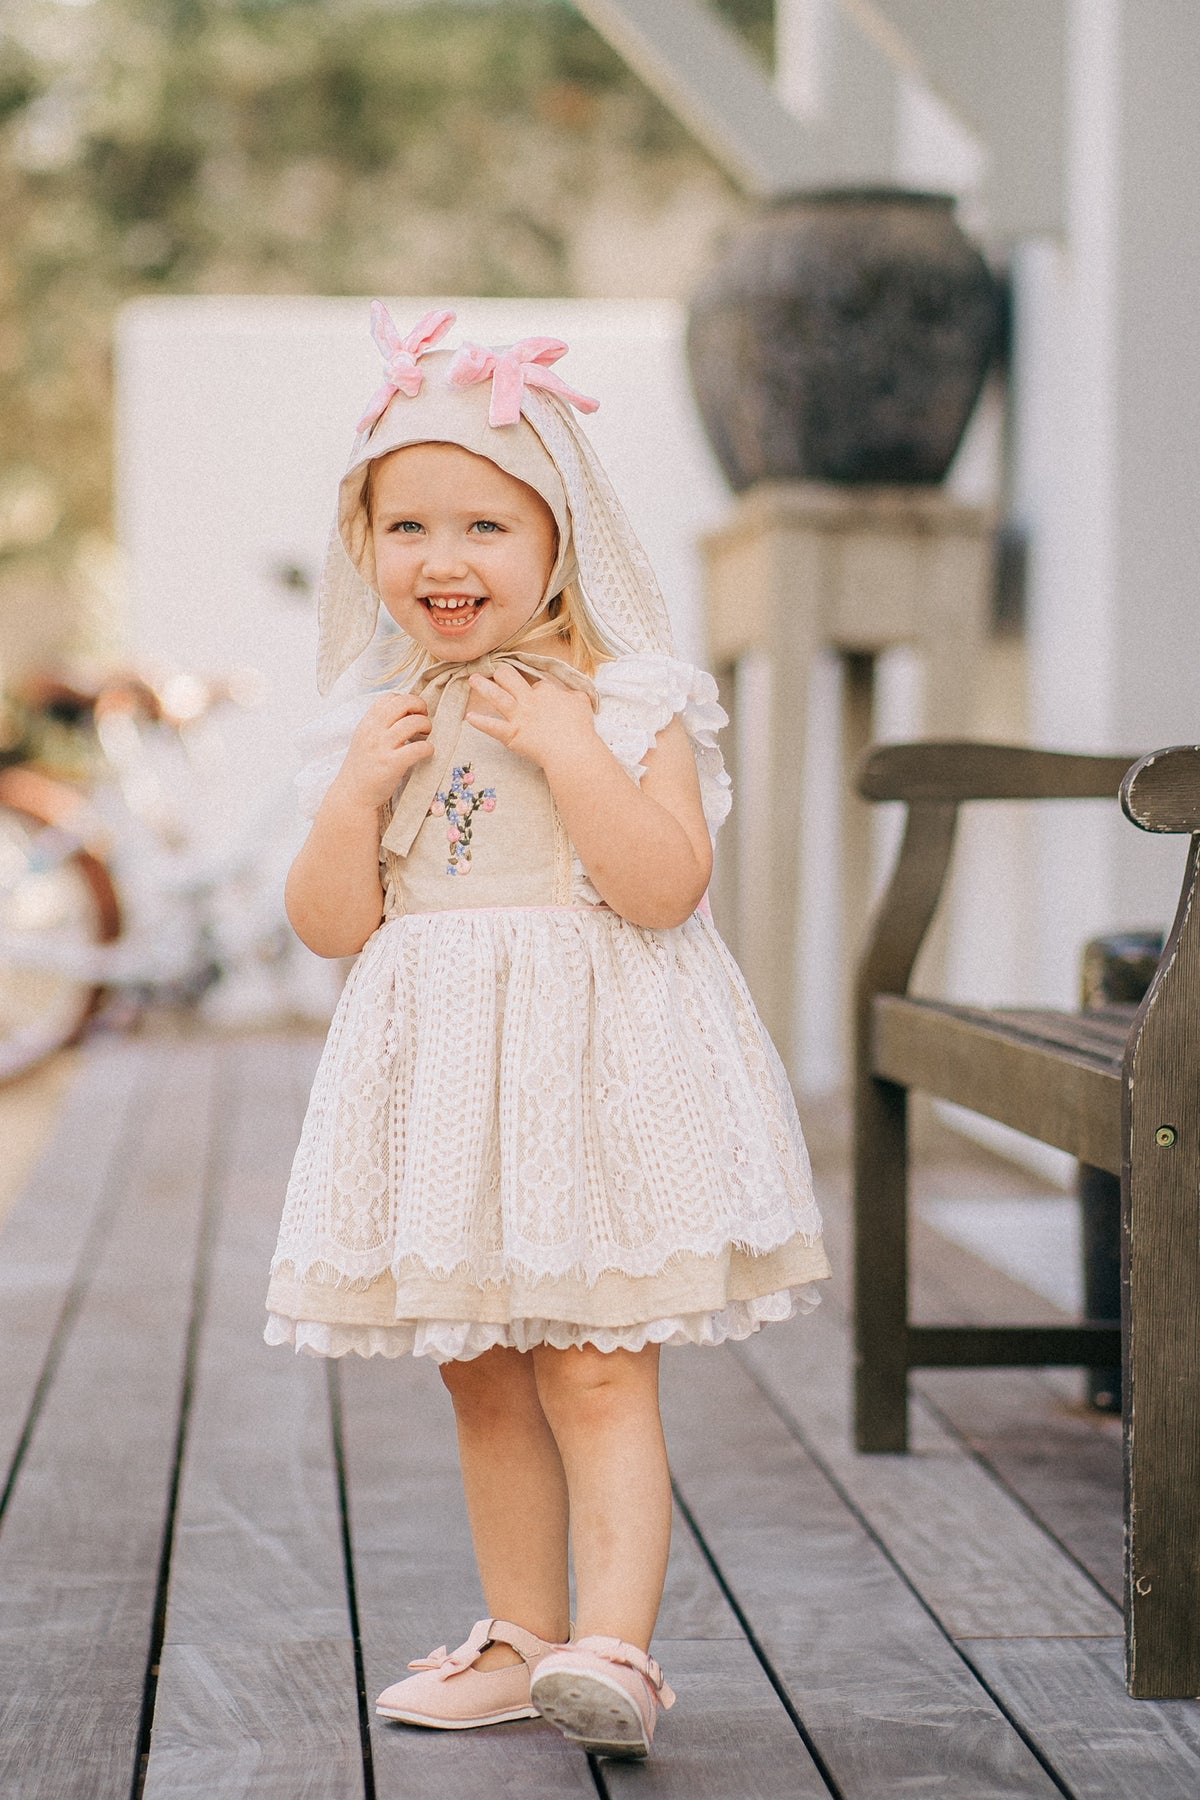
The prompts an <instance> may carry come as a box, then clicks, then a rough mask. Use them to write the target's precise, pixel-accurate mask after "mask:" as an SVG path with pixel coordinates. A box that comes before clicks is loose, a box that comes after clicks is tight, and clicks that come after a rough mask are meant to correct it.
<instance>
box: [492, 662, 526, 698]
mask: <svg viewBox="0 0 1200 1800" xmlns="http://www.w3.org/2000/svg"><path fill="white" fill-rule="evenodd" d="M495 678H496V680H497V681H498V682H499V684H500V686H501V687H502V688H506V689H507V691H508V692H509V693H510V694H512V695H513V696H514V698H519V697H520V695H522V694H524V693H527V692H528V691H529V689H530V688H531V687H532V686H533V683H532V681H529V680H528V679H527V678H526V677H525V676H524V675H522V673H521V671H520V669H514V668H513V666H512V664H511V663H497V664H496V675H495Z"/></svg>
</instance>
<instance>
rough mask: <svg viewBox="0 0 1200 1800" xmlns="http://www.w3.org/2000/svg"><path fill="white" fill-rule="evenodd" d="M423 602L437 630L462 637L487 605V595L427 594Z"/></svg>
mask: <svg viewBox="0 0 1200 1800" xmlns="http://www.w3.org/2000/svg"><path fill="white" fill-rule="evenodd" d="M421 604H422V606H423V607H424V608H425V611H426V612H427V613H428V614H429V619H430V623H431V624H432V626H433V628H434V630H435V631H440V632H442V633H443V634H444V635H445V636H447V637H460V636H461V635H462V634H463V633H464V632H467V631H469V630H470V629H471V626H472V625H473V624H474V623H475V621H476V619H477V618H478V617H479V615H480V613H481V612H482V611H483V609H484V607H485V606H486V605H487V595H486V594H426V595H425V596H424V597H423V599H422V601H421Z"/></svg>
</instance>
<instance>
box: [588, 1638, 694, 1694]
mask: <svg viewBox="0 0 1200 1800" xmlns="http://www.w3.org/2000/svg"><path fill="white" fill-rule="evenodd" d="M602 1645H603V1648H602V1647H601V1646H602ZM587 1647H588V1648H589V1649H591V1648H593V1645H592V1643H591V1642H588V1644H587ZM594 1648H595V1652H596V1654H597V1655H600V1656H604V1657H606V1658H607V1659H608V1661H609V1662H615V1663H623V1664H624V1666H625V1667H626V1668H627V1669H634V1670H636V1672H637V1673H638V1674H639V1675H644V1676H645V1678H646V1680H647V1681H648V1682H649V1683H650V1687H651V1691H652V1692H653V1694H654V1698H655V1700H656V1701H657V1702H658V1704H659V1705H660V1706H661V1707H662V1708H663V1710H664V1711H665V1710H666V1709H667V1708H668V1707H671V1706H674V1704H675V1694H674V1692H673V1690H672V1689H671V1688H670V1687H668V1685H667V1678H666V1676H665V1675H664V1674H663V1672H662V1669H661V1668H660V1667H659V1664H658V1663H657V1662H656V1661H655V1659H654V1657H652V1656H651V1655H650V1654H649V1653H648V1651H645V1650H639V1649H638V1647H637V1645H636V1644H627V1643H626V1642H625V1640H624V1639H623V1638H607V1639H600V1640H598V1641H597V1642H596V1643H595V1645H594Z"/></svg>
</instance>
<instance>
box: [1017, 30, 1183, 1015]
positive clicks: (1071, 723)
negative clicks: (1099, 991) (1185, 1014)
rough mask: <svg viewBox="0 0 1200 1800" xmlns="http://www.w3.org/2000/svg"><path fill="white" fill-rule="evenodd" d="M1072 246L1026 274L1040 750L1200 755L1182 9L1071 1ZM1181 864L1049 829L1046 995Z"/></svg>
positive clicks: (1159, 909)
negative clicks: (1175, 749) (1184, 749)
mask: <svg viewBox="0 0 1200 1800" xmlns="http://www.w3.org/2000/svg"><path fill="white" fill-rule="evenodd" d="M1068 72H1069V82H1068V95H1067V109H1068V120H1067V126H1068V128H1067V235H1066V241H1065V243H1064V244H1062V245H1056V244H1054V243H1051V242H1049V241H1043V242H1041V243H1036V244H1029V245H1026V246H1024V247H1023V248H1022V250H1021V252H1020V253H1019V255H1018V257H1017V259H1016V269H1015V289H1016V302H1017V320H1018V330H1017V356H1016V382H1017V404H1016V418H1017V445H1016V481H1017V498H1018V504H1019V506H1020V508H1021V510H1022V512H1023V513H1024V515H1025V518H1026V520H1027V522H1028V524H1029V527H1030V531H1031V564H1030V588H1029V637H1028V644H1029V666H1030V708H1031V724H1032V735H1033V737H1034V739H1035V741H1037V742H1039V743H1044V744H1050V745H1059V746H1062V747H1063V748H1081V749H1094V750H1114V751H1115V750H1123V749H1131V750H1135V751H1136V750H1139V749H1141V748H1149V747H1152V746H1156V745H1161V744H1167V743H1172V742H1179V741H1183V740H1189V741H1191V740H1196V739H1200V676H1198V668H1200V606H1198V600H1200V555H1198V551H1200V541H1198V540H1200V528H1198V525H1197V510H1198V508H1197V492H1198V489H1200V466H1198V464H1200V452H1198V449H1197V446H1198V445H1200V334H1198V333H1197V330H1196V323H1195V313H1196V299H1195V297H1196V294H1197V293H1198V292H1200V240H1198V237H1197V232H1196V224H1195V194H1196V192H1197V188H1198V186H1200V113H1198V111H1197V108H1196V105H1195V95H1196V93H1197V92H1200V32H1198V31H1197V20H1196V14H1195V9H1194V7H1193V6H1192V5H1191V4H1189V0H1156V3H1155V4H1154V5H1153V6H1149V7H1148V6H1145V5H1144V4H1142V3H1141V0H1072V4H1071V8H1070V12H1069V19H1068ZM1180 856H1181V849H1180V846H1179V845H1178V844H1175V843H1171V842H1168V841H1164V840H1160V841H1157V842H1156V841H1153V840H1151V839H1149V838H1147V837H1145V836H1144V835H1143V834H1141V833H1138V832H1135V830H1134V828H1133V827H1132V826H1128V825H1126V824H1125V823H1124V821H1122V820H1121V819H1120V818H1119V817H1114V816H1112V815H1111V814H1107V815H1106V813H1105V811H1104V809H1103V808H1102V807H1100V806H1097V807H1094V808H1093V807H1087V808H1078V807H1076V808H1065V807H1064V808H1059V809H1054V813H1053V815H1048V816H1047V817H1046V818H1045V819H1044V820H1043V821H1042V823H1041V826H1040V828H1039V844H1038V859H1037V860H1038V866H1039V869H1040V871H1041V885H1040V891H1039V892H1038V894H1037V897H1036V901H1035V910H1034V912H1033V916H1032V917H1031V920H1030V930H1031V934H1032V935H1034V937H1035V939H1036V944H1037V953H1036V957H1035V959H1034V960H1035V964H1036V974H1035V979H1036V983H1037V988H1038V991H1039V992H1041V993H1044V994H1045V995H1046V996H1047V998H1050V997H1052V996H1056V997H1057V998H1058V999H1059V1000H1061V1001H1063V1002H1064V1003H1067V1002H1069V1001H1070V1000H1071V998H1072V996H1073V993H1074V988H1075V968H1076V964H1077V961H1078V949H1079V946H1080V944H1081V943H1082V942H1083V940H1084V939H1085V938H1086V937H1088V936H1089V935H1091V934H1092V933H1094V932H1096V931H1101V930H1108V929H1112V928H1114V927H1118V926H1129V927H1133V926H1138V925H1143V924H1153V923H1157V922H1165V921H1166V919H1167V917H1168V916H1169V914H1170V911H1171V909H1172V906H1173V902H1174V890H1175V889H1176V888H1177V884H1178V872H1179V864H1180Z"/></svg>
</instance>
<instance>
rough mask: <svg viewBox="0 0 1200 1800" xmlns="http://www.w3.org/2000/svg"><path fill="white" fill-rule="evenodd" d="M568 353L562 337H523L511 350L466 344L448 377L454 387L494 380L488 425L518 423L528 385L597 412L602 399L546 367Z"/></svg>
mask: <svg viewBox="0 0 1200 1800" xmlns="http://www.w3.org/2000/svg"><path fill="white" fill-rule="evenodd" d="M566 354H567V346H566V345H565V344H564V343H563V342H562V340H561V339H560V338H541V337H531V338H522V339H521V342H520V343H519V344H514V345H513V346H512V347H511V349H509V350H501V351H500V352H499V353H497V352H496V351H495V350H488V349H486V348H485V346H484V345H483V344H464V345H463V347H462V349H461V350H460V351H459V353H458V355H457V356H456V357H455V358H454V361H453V362H452V363H451V364H450V368H449V370H448V371H447V375H446V379H447V380H448V381H450V382H452V383H453V385H454V386H455V387H470V385H471V383H472V382H474V381H487V380H488V379H489V377H490V379H491V383H492V403H491V405H490V407H489V408H488V424H489V425H515V424H516V422H517V420H518V419H519V418H520V416H521V398H522V396H523V394H524V392H525V389H526V388H527V387H540V388H547V389H548V390H549V392H550V393H552V394H558V395H559V396H560V398H562V399H563V400H567V401H569V402H570V404H571V405H572V406H574V407H577V408H578V410H579V411H580V412H585V413H593V412H595V411H596V410H597V409H598V407H599V405H600V402H599V401H598V400H589V399H588V397H587V395H586V394H577V393H575V392H574V391H573V390H572V389H571V388H569V387H568V386H567V384H566V382H565V381H563V380H562V379H561V378H560V377H559V376H557V375H555V374H554V372H553V371H552V370H551V369H550V368H549V367H548V366H547V365H548V364H550V363H556V362H557V361H558V359H559V357H560V356H565V355H566Z"/></svg>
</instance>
